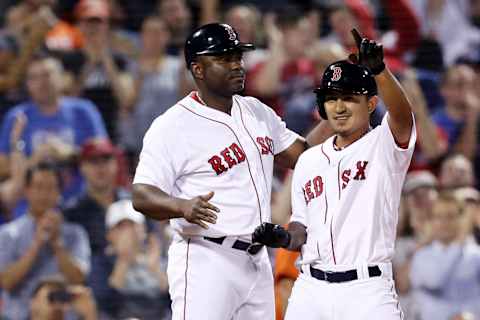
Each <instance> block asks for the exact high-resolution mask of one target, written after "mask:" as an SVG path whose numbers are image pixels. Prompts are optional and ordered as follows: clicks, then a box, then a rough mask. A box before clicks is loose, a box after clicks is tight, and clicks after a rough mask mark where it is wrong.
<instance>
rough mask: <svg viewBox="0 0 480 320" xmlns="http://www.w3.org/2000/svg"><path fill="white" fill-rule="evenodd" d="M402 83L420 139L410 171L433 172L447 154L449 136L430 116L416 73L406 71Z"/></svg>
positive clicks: (410, 70)
mask: <svg viewBox="0 0 480 320" xmlns="http://www.w3.org/2000/svg"><path fill="white" fill-rule="evenodd" d="M401 82H402V85H403V88H404V90H405V91H406V93H407V95H408V97H409V99H410V101H411V103H412V112H413V114H414V115H415V127H416V128H417V137H418V138H417V143H416V146H415V147H416V148H415V152H414V153H413V158H412V161H411V163H410V168H409V170H410V171H412V170H425V169H428V170H433V169H434V167H435V165H436V164H437V163H438V162H439V159H440V158H441V157H442V156H444V155H445V153H446V152H447V147H448V142H447V136H446V134H445V132H444V131H443V130H442V129H441V128H439V127H437V126H436V125H435V123H434V122H433V120H432V118H431V116H430V114H429V111H428V107H427V103H426V101H425V96H424V95H423V92H422V88H421V87H420V83H419V82H418V79H417V74H416V73H415V71H413V70H412V69H408V70H406V71H405V72H404V73H403V77H402V81H401Z"/></svg>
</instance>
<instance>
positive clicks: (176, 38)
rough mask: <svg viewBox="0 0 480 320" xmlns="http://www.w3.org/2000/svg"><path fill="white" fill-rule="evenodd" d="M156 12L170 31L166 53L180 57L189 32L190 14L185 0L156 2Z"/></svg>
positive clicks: (190, 25) (160, 0)
mask: <svg viewBox="0 0 480 320" xmlns="http://www.w3.org/2000/svg"><path fill="white" fill-rule="evenodd" d="M157 11H158V14H159V15H160V17H161V18H162V20H163V21H165V23H166V25H167V28H168V30H169V31H170V41H169V43H168V46H167V53H168V54H171V55H176V56H178V55H180V52H181V51H182V50H183V46H184V45H185V40H187V36H188V35H189V34H190V32H191V28H192V13H191V12H190V8H189V7H188V6H187V3H186V1H185V0H158V2H157Z"/></svg>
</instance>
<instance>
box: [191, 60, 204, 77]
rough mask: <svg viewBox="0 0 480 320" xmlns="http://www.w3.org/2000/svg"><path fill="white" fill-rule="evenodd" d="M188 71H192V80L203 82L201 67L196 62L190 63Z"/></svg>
mask: <svg viewBox="0 0 480 320" xmlns="http://www.w3.org/2000/svg"><path fill="white" fill-rule="evenodd" d="M190 70H191V71H192V75H193V78H194V79H200V80H203V70H204V69H203V65H202V64H201V63H199V62H198V61H194V62H192V64H190Z"/></svg>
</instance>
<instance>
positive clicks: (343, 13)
mask: <svg viewBox="0 0 480 320" xmlns="http://www.w3.org/2000/svg"><path fill="white" fill-rule="evenodd" d="M366 2H367V1H363V0H346V1H345V4H344V5H343V6H334V7H333V8H332V10H331V13H330V16H329V18H330V19H329V20H330V25H331V27H332V31H333V34H332V35H330V36H329V37H328V38H327V39H326V40H331V41H332V40H333V41H336V42H339V43H340V44H342V45H343V46H344V47H345V49H346V50H347V51H356V47H355V42H354V39H353V37H352V35H351V33H350V31H351V30H352V29H353V28H357V29H358V30H359V31H360V33H361V34H363V35H364V36H366V37H368V38H370V39H377V38H378V37H379V36H378V35H377V31H376V30H375V28H374V23H375V20H374V15H373V12H372V9H371V8H370V6H369V5H368V4H367V3H366ZM381 3H382V4H383V5H384V7H385V9H386V14H387V16H388V17H389V19H390V24H391V26H392V30H391V31H390V32H388V33H387V34H385V35H384V36H383V37H382V38H381V39H380V41H381V42H382V44H383V46H384V55H385V62H386V64H387V65H388V66H389V68H390V69H391V70H392V71H393V72H396V73H397V72H400V71H402V70H403V69H404V67H405V66H406V64H405V61H404V57H403V56H404V54H405V53H407V52H408V51H411V50H413V49H415V48H416V46H417V44H418V41H419V39H420V25H419V22H418V19H417V17H416V16H415V12H414V11H413V8H412V7H411V6H410V1H407V0H389V1H381Z"/></svg>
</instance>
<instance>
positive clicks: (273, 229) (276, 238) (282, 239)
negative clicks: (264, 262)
mask: <svg viewBox="0 0 480 320" xmlns="http://www.w3.org/2000/svg"><path fill="white" fill-rule="evenodd" d="M290 240H291V236H290V233H289V232H288V231H287V230H285V228H284V227H282V226H280V225H278V224H273V223H268V222H264V223H262V224H261V225H259V226H258V227H257V228H255V231H254V232H253V234H252V242H253V243H255V242H256V243H261V244H264V245H266V246H267V247H272V248H287V247H288V245H289V244H290Z"/></svg>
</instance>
